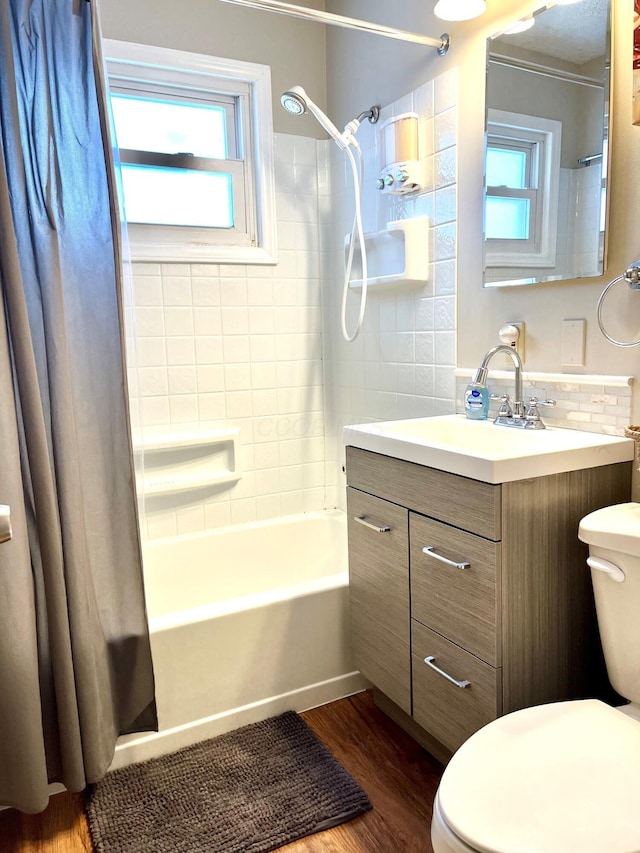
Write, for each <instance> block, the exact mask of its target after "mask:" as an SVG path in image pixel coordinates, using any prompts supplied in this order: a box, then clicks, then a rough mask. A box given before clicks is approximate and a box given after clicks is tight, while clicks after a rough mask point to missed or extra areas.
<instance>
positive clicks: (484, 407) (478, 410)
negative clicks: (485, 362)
mask: <svg viewBox="0 0 640 853" xmlns="http://www.w3.org/2000/svg"><path fill="white" fill-rule="evenodd" d="M486 375H487V371H486V370H483V369H482V368H480V369H479V370H477V371H476V374H475V376H474V377H473V379H472V380H471V382H470V383H469V384H468V385H467V387H466V388H465V392H464V413H465V415H466V416H467V417H468V418H471V419H472V420H475V421H486V419H487V417H488V415H489V390H488V389H487V386H486V385H485V379H486Z"/></svg>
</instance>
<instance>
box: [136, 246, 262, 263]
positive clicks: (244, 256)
mask: <svg viewBox="0 0 640 853" xmlns="http://www.w3.org/2000/svg"><path fill="white" fill-rule="evenodd" d="M129 252H130V255H131V260H132V261H133V262H154V261H155V262H156V263H167V264H172V263H180V264H185V263H192V264H246V265H248V266H250V265H252V264H277V263H278V252H277V248H276V247H275V246H273V248H269V249H267V248H266V247H263V246H215V245H210V246H202V245H194V246H188V245H182V244H180V245H171V244H170V243H136V242H134V241H130V243H129Z"/></svg>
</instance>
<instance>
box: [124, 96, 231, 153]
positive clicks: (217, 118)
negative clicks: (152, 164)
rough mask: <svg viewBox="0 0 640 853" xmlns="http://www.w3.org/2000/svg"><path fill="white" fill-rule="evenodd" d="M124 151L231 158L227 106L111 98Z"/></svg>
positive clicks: (134, 98)
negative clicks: (128, 149) (225, 107)
mask: <svg viewBox="0 0 640 853" xmlns="http://www.w3.org/2000/svg"><path fill="white" fill-rule="evenodd" d="M111 105H112V107H113V119H114V122H115V125H116V135H117V138H118V145H119V147H120V148H131V149H135V150H138V151H160V152H162V153H163V154H187V153H188V154H193V155H194V156H196V157H212V158H215V159H218V160H224V159H225V158H226V157H227V129H226V119H227V114H226V110H225V109H224V107H219V106H213V105H209V104H193V103H188V102H185V101H182V102H175V101H174V102H172V101H168V100H159V99H155V98H141V97H133V96H129V95H119V94H112V95H111Z"/></svg>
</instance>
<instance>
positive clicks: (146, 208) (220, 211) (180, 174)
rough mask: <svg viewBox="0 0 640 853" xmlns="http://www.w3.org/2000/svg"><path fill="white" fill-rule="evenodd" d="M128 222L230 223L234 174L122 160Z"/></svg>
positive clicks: (205, 225)
mask: <svg viewBox="0 0 640 853" xmlns="http://www.w3.org/2000/svg"><path fill="white" fill-rule="evenodd" d="M122 183H123V188H124V197H125V211H126V216H127V221H128V222H148V223H152V224H154V225H189V226H195V227H200V228H232V227H233V178H232V176H231V175H230V174H228V173H226V172H205V171H201V170H200V171H193V172H192V171H190V170H188V169H167V168H162V167H155V166H133V165H129V164H125V163H123V164H122Z"/></svg>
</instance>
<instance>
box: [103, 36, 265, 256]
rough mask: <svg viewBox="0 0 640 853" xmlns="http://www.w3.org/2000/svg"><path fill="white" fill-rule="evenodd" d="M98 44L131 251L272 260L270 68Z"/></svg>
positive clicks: (133, 46) (113, 43)
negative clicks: (103, 62) (104, 62)
mask: <svg viewBox="0 0 640 853" xmlns="http://www.w3.org/2000/svg"><path fill="white" fill-rule="evenodd" d="M104 50H105V55H106V57H107V68H108V73H109V87H110V94H111V106H112V114H113V121H114V125H115V132H116V140H117V144H118V150H119V159H120V164H121V175H122V190H123V197H124V208H125V215H126V220H127V228H128V233H129V241H130V246H131V255H132V258H133V259H134V260H146V261H201V262H212V263H225V262H229V263H275V262H276V246H275V192H274V185H273V131H272V123H271V83H270V72H269V68H268V67H267V66H264V65H256V64H254V63H247V62H236V61H233V60H227V59H216V58H214V57H209V56H203V55H199V54H192V53H185V52H183V51H176V50H167V49H164V48H157V47H152V46H150V45H136V44H131V43H128V42H116V41H111V40H105V47H104Z"/></svg>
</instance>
